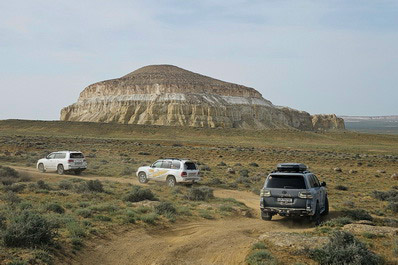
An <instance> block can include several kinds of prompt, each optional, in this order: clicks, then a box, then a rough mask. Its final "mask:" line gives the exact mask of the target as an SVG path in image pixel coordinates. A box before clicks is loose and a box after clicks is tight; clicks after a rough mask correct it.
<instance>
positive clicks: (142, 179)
mask: <svg viewBox="0 0 398 265" xmlns="http://www.w3.org/2000/svg"><path fill="white" fill-rule="evenodd" d="M138 181H139V182H140V183H147V182H148V178H147V177H146V174H145V172H140V173H138Z"/></svg>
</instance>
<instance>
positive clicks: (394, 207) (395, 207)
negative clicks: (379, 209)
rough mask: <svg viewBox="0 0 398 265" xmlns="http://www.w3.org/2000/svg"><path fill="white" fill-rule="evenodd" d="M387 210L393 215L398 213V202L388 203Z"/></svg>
mask: <svg viewBox="0 0 398 265" xmlns="http://www.w3.org/2000/svg"><path fill="white" fill-rule="evenodd" d="M386 209H387V210H390V211H392V212H393V213H398V202H390V203H388V205H387V208H386Z"/></svg>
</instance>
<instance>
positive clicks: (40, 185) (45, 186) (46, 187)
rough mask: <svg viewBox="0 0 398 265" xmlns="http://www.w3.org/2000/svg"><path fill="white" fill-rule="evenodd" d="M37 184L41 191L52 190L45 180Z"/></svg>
mask: <svg viewBox="0 0 398 265" xmlns="http://www.w3.org/2000/svg"><path fill="white" fill-rule="evenodd" d="M36 184H37V187H38V188H39V189H42V190H49V189H50V186H49V185H48V184H47V183H45V182H44V181H43V180H38V181H37V182H36Z"/></svg>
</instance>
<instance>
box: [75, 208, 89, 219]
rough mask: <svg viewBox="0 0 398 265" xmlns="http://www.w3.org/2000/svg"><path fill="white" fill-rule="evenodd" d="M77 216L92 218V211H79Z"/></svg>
mask: <svg viewBox="0 0 398 265" xmlns="http://www.w3.org/2000/svg"><path fill="white" fill-rule="evenodd" d="M76 214H77V215H79V216H81V217H83V218H90V217H91V216H92V212H91V210H90V209H78V210H77V211H76Z"/></svg>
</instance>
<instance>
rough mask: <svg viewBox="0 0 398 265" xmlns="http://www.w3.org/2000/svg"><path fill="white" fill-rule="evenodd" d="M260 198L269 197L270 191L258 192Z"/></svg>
mask: <svg viewBox="0 0 398 265" xmlns="http://www.w3.org/2000/svg"><path fill="white" fill-rule="evenodd" d="M260 196H261V197H271V191H270V190H264V189H263V190H261V192H260Z"/></svg>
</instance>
